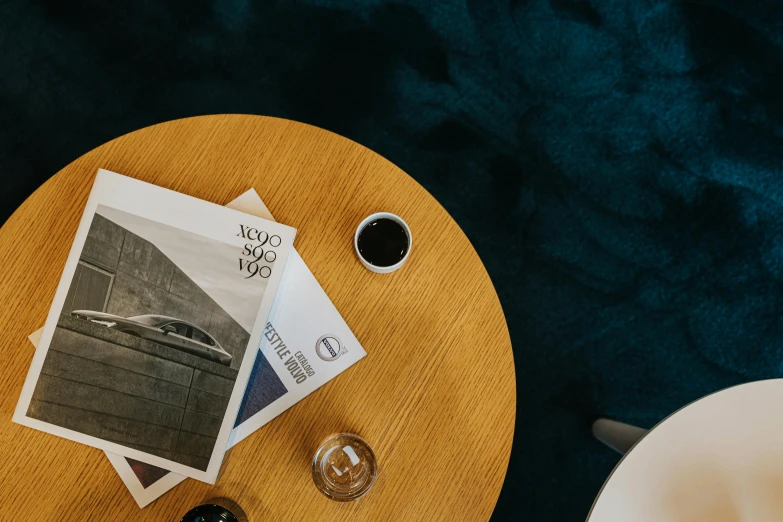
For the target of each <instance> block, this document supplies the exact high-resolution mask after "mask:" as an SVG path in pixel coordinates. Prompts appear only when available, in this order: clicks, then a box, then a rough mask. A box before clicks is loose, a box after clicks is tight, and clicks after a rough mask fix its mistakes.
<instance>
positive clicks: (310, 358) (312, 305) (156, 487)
mask: <svg viewBox="0 0 783 522" xmlns="http://www.w3.org/2000/svg"><path fill="white" fill-rule="evenodd" d="M227 206H228V207H230V208H235V209H237V210H240V211H242V212H246V213H248V214H253V215H257V216H259V217H262V218H265V219H269V220H273V218H272V215H271V214H270V213H269V210H268V209H267V208H266V206H265V205H264V203H263V201H261V198H260V197H259V196H258V194H257V193H256V191H255V190H253V189H250V190H248V191H247V192H245V193H244V194H242V195H241V196H240V197H238V198H237V199H235V200H234V201H232V202H231V203H229V204H228V205H227ZM40 333H41V330H38V331H37V332H35V333H33V334H31V335H30V340H31V341H32V342H33V344H35V345H37V342H38V341H37V338H38V336H40ZM330 348H331V351H330ZM286 352H288V353H286ZM364 356H365V352H364V349H363V348H362V346H361V344H359V341H358V340H357V339H356V337H355V336H354V334H353V332H352V331H351V329H350V328H349V327H348V325H347V324H346V323H345V321H344V320H343V318H342V317H341V316H340V313H339V312H338V311H337V309H336V308H335V306H334V305H333V304H332V302H331V301H330V300H329V297H328V296H327V295H326V292H324V290H323V289H322V288H321V285H319V284H318V281H317V280H316V279H315V277H314V276H313V274H312V272H310V269H309V268H307V265H306V264H305V263H304V261H303V260H302V258H301V256H300V255H299V254H298V253H297V251H296V250H295V249H293V250H292V251H291V253H290V254H289V257H288V263H287V265H286V268H285V271H284V272H283V278H282V280H281V282H280V288H279V290H278V292H277V296H276V298H275V301H274V304H273V305H272V311H271V312H270V314H269V321H268V327H267V328H266V330H265V335H264V336H263V337H262V339H261V345H260V346H259V354H258V357H257V358H256V362H255V366H254V368H253V372H252V373H251V376H250V381H249V383H248V387H247V390H246V391H245V397H244V399H243V401H242V407H241V408H240V410H239V414H238V416H237V419H236V421H235V427H234V430H233V431H232V432H231V437H230V438H229V443H228V447H229V448H230V447H232V446H233V445H234V444H237V443H238V442H240V441H241V440H243V439H245V438H246V437H247V436H249V435H250V434H251V433H253V432H254V431H256V430H258V429H259V428H260V427H261V426H263V425H265V424H266V423H267V422H269V421H270V420H272V419H273V418H275V417H276V416H278V415H280V414H281V413H282V412H284V411H285V410H287V409H288V408H290V407H291V406H293V405H294V404H296V403H297V402H299V401H300V400H302V399H303V398H305V397H306V396H307V395H309V394H310V393H312V392H313V391H315V390H316V389H317V388H319V387H320V386H321V385H323V384H325V383H326V382H328V381H329V380H331V379H333V378H334V377H336V376H337V375H339V374H340V373H342V372H343V371H344V370H346V369H347V368H348V367H350V366H351V365H353V364H354V363H355V362H357V361H359V360H360V359H361V358H362V357H364ZM294 361H296V363H297V364H296V365H294ZM106 455H107V456H108V458H109V460H110V461H111V463H112V465H113V466H114V467H115V469H116V470H117V472H118V473H119V475H120V477H121V478H122V480H123V482H124V483H125V485H126V486H127V488H128V490H129V491H130V492H131V495H133V498H134V499H135V500H136V502H137V503H138V504H139V507H144V506H146V505H148V504H149V503H151V502H152V501H154V500H155V499H157V498H159V497H160V496H162V495H163V494H164V493H166V492H167V491H169V490H170V489H172V488H173V487H174V486H176V485H177V484H179V483H180V482H182V481H183V480H185V478H186V477H185V476H183V475H180V474H177V473H173V472H169V471H167V470H165V469H162V468H158V467H155V466H151V465H149V464H144V463H142V462H137V461H134V460H132V459H127V458H125V457H122V456H119V455H115V454H112V453H107V454H106Z"/></svg>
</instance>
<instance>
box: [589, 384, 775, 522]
mask: <svg viewBox="0 0 783 522" xmlns="http://www.w3.org/2000/svg"><path fill="white" fill-rule="evenodd" d="M780 398H783V379H774V380H768V381H759V382H753V383H749V384H743V385H740V386H735V387H733V388H728V389H726V390H723V391H720V392H717V393H713V394H712V395H708V396H706V397H704V398H702V399H699V400H697V401H696V402H693V403H691V404H689V405H688V406H686V407H684V408H682V409H681V410H679V411H677V412H676V413H674V414H672V415H670V416H669V417H667V418H666V419H665V420H663V421H662V422H661V423H660V424H658V425H657V426H656V427H655V428H653V429H652V430H650V431H649V432H648V433H647V434H646V435H645V436H644V438H642V439H641V440H640V441H639V442H638V443H637V444H636V445H635V446H634V447H633V448H632V449H631V450H630V451H629V452H628V453H626V455H625V456H624V457H623V459H622V460H621V461H620V463H619V464H618V465H617V467H616V468H615V469H614V471H613V472H612V474H611V475H610V476H609V478H608V479H607V480H606V483H605V484H604V486H603V488H602V490H601V493H600V494H599V496H598V498H597V499H596V501H595V504H594V505H593V509H592V511H591V513H590V515H589V516H588V521H589V522H658V521H661V520H665V521H669V522H740V521H751V520H752V521H753V522H779V521H780V520H783V495H781V491H783V489H782V488H783V437H781V434H782V433H783V401H781V400H779V399H780Z"/></svg>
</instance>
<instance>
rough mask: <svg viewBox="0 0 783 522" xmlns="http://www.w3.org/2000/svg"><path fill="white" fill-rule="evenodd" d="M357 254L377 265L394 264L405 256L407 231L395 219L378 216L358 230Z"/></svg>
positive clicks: (407, 241) (408, 244) (408, 243)
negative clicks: (378, 217)
mask: <svg viewBox="0 0 783 522" xmlns="http://www.w3.org/2000/svg"><path fill="white" fill-rule="evenodd" d="M357 244H358V248H359V255H361V256H362V257H363V258H364V259H365V260H366V261H367V262H368V263H370V264H373V265H375V266H378V267H387V266H392V265H396V264H397V263H399V262H400V261H402V260H403V259H404V258H405V254H407V253H408V248H409V246H410V242H409V239H408V233H407V232H406V231H405V229H404V228H403V227H402V225H401V224H399V223H398V222H397V221H395V220H393V219H388V218H380V219H376V220H373V221H370V222H369V223H367V224H366V225H364V228H362V229H361V230H360V231H359V237H358V239H357Z"/></svg>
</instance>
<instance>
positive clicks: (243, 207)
mask: <svg viewBox="0 0 783 522" xmlns="http://www.w3.org/2000/svg"><path fill="white" fill-rule="evenodd" d="M295 234H296V230H295V229H293V228H291V227H289V226H285V225H282V224H279V223H276V222H275V221H274V219H273V218H272V215H271V214H270V213H269V211H268V210H267V208H266V206H265V205H264V203H263V202H262V201H261V198H260V197H259V196H258V194H256V192H255V191H254V190H252V189H251V190H249V191H247V192H245V193H244V194H242V195H241V196H239V197H238V198H237V199H235V200H234V201H232V202H231V203H229V204H228V205H226V206H225V207H222V206H219V205H216V204H213V203H209V202H206V201H202V200H199V199H196V198H193V197H190V196H187V195H184V194H180V193H177V192H173V191H171V190H167V189H164V188H161V187H157V186H154V185H150V184H148V183H144V182H141V181H138V180H135V179H132V178H128V177H125V176H121V175H119V174H115V173H113V172H109V171H105V170H100V171H99V172H98V174H97V177H96V179H95V183H94V185H93V188H92V192H91V193H90V197H89V199H88V201H87V206H86V208H85V210H84V215H83V217H82V220H81V223H80V225H79V228H78V230H77V232H76V237H75V239H74V242H73V247H72V248H71V252H70V254H69V256H68V259H67V261H66V264H65V269H64V271H63V275H62V278H61V279H60V283H59V286H58V287H57V292H56V294H55V297H54V302H53V304H52V307H51V309H50V311H49V315H48V317H47V319H46V323H45V325H44V327H43V328H42V329H40V330H38V331H37V332H34V333H32V334H31V335H30V340H31V341H32V343H33V344H34V345H35V346H36V350H35V355H34V357H33V361H32V364H31V366H30V371H29V373H28V375H27V379H26V381H25V384H24V387H23V389H22V395H21V397H20V399H19V403H18V404H17V407H16V411H15V412H14V417H13V420H14V422H17V423H19V424H23V425H25V426H29V427H31V428H35V429H38V430H42V431H45V432H48V433H52V434H54V435H59V436H61V437H65V438H67V439H71V440H74V441H77V442H81V443H83V444H88V445H90V446H94V447H96V448H100V449H102V450H104V451H105V452H106V456H107V457H108V458H109V460H110V461H111V463H112V465H113V466H114V468H115V469H116V470H117V473H118V474H119V475H120V477H121V478H122V480H123V482H124V483H125V485H126V486H127V487H128V490H129V491H130V493H131V495H133V498H134V499H135V500H136V502H137V503H138V504H139V506H140V507H144V506H146V505H147V504H149V503H150V502H152V501H153V500H155V499H156V498H158V497H160V496H161V495H163V494H164V493H166V492H167V491H169V490H170V489H172V488H173V487H175V486H176V485H177V484H179V483H180V482H182V481H183V480H185V479H186V478H188V477H191V478H194V479H197V480H201V481H204V482H208V483H210V484H213V483H214V482H215V480H216V479H217V476H218V472H219V470H220V465H221V463H222V461H223V457H224V455H225V452H226V451H227V450H228V449H229V448H231V447H232V446H233V445H234V444H237V443H238V442H240V441H242V440H243V439H245V438H246V437H248V436H249V435H250V434H252V433H253V432H254V431H255V430H257V429H259V428H260V427H261V426H263V425H264V424H266V423H267V422H269V421H270V420H272V419H273V418H274V417H276V416H277V415H279V414H280V413H282V412H284V411H285V410H287V409H288V408H290V407H292V406H293V405H294V404H296V403H297V402H299V401H300V400H302V399H303V398H304V397H306V396H307V395H308V394H309V393H311V392H312V391H314V390H315V389H317V388H318V387H319V386H321V385H323V384H324V383H326V382H327V381H329V380H331V379H332V378H334V377H335V376H337V375H338V374H339V373H341V372H342V371H343V370H345V369H346V368H348V367H349V366H351V365H352V364H354V363H355V362H357V361H358V360H359V359H361V358H362V357H364V355H365V352H364V349H363V348H362V346H361V345H360V344H359V341H358V340H357V339H356V337H355V336H354V335H353V333H352V332H351V330H350V328H349V327H348V325H347V324H346V323H345V321H344V320H343V319H342V317H341V316H340V313H339V312H338V311H337V309H336V308H335V307H334V305H333V304H332V302H331V301H330V300H329V297H328V296H327V295H326V293H325V292H324V291H323V289H322V288H321V286H320V285H319V284H318V281H316V279H315V277H314V276H313V274H312V273H311V272H310V270H309V269H308V268H307V265H306V264H305V263H304V261H303V260H302V258H301V257H300V256H299V254H298V253H297V252H296V250H295V249H294V248H293V242H294V236H295ZM95 487H101V485H100V484H96V485H95Z"/></svg>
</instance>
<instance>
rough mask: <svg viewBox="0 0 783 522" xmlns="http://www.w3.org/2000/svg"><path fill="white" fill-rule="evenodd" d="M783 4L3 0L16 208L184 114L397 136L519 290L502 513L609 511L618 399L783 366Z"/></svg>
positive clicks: (620, 414)
mask: <svg viewBox="0 0 783 522" xmlns="http://www.w3.org/2000/svg"><path fill="white" fill-rule="evenodd" d="M781 27H783V4H781V3H777V2H766V1H757V2H740V1H732V0H725V1H715V2H706V1H705V2H688V3H681V2H658V1H652V0H651V1H635V0H634V1H631V0H629V1H627V2H617V1H612V0H595V1H591V2H588V1H579V0H530V1H524V0H516V1H508V0H507V1H499V0H463V1H445V0H442V1H437V2H428V1H424V0H411V1H409V2H407V3H388V2H380V1H373V2H369V1H359V0H345V1H336V0H331V1H329V0H321V1H316V0H311V1H309V2H297V3H293V2H291V3H282V2H281V3H271V2H248V1H241V0H233V1H230V0H223V1H205V0H189V1H184V0H180V1H175V2H168V3H165V2H153V1H135V2H130V1H127V2H107V1H105V0H101V1H98V0H93V1H89V2H80V3H79V2H66V1H62V0H52V1H49V2H41V1H39V2H33V1H30V0H0V71H1V72H2V74H0V122H1V123H2V124H1V125H0V172H1V173H2V179H3V181H2V195H1V196H0V197H1V198H2V202H1V203H2V204H1V205H0V209H1V210H2V217H3V219H5V218H6V217H7V216H8V215H10V213H11V212H13V210H14V208H15V207H16V206H17V205H18V204H19V203H20V202H21V201H22V200H23V198H25V197H26V196H27V195H28V194H29V193H30V192H32V190H34V188H35V187H36V186H37V185H39V184H40V183H42V182H43V181H44V180H45V179H46V178H47V177H48V176H50V175H52V174H53V173H54V172H56V171H57V170H58V169H59V168H61V167H62V166H64V165H65V164H67V163H68V162H70V161H71V160H73V159H74V158H76V157H78V156H79V155H81V154H82V153H84V152H86V151H88V150H89V149H91V148H93V147H95V146H97V145H99V144H101V143H103V142H105V141H107V140H109V139H111V138H114V137H115V136H118V135H120V134H123V133H126V132H129V131H132V130H134V129H138V128H140V127H144V126H147V125H150V124H153V123H157V122H161V121H164V120H170V119H173V118H181V117H184V116H192V115H197V114H208V113H255V114H266V115H273V116H281V117H286V118H292V119H295V120H301V121H304V122H307V123H311V124H315V125H318V126H321V127H324V128H326V129H329V130H332V131H335V132H338V133H340V134H343V135H345V136H348V137H349V138H352V139H354V140H356V141H358V142H360V143H362V144H364V145H366V146H368V147H370V148H372V149H374V150H375V151H377V152H379V153H380V154H382V155H384V156H385V157H387V158H389V159H390V160H391V161H393V162H395V163H396V164H397V165H399V166H400V167H402V168H403V169H404V170H405V171H407V172H408V173H410V174H411V175H412V176H413V177H414V178H416V179H417V180H418V181H419V182H420V183H422V184H423V185H424V186H425V187H426V188H427V189H429V190H430V191H431V192H432V193H433V194H434V195H435V197H436V198H437V199H438V200H439V201H440V202H441V203H442V204H443V205H444V206H445V207H446V208H447V209H448V211H449V212H450V213H451V214H452V215H453V216H454V218H455V219H456V220H457V222H458V223H459V224H460V225H461V226H462V228H463V229H464V230H465V232H466V233H467V235H468V236H469V237H470V239H471V241H472V242H473V244H474V245H475V247H476V249H477V250H478V252H479V254H480V255H481V257H482V259H483V260H484V263H485V265H486V266H487V269H488V270H489V273H490V275H491V276H492V279H493V281H494V283H495V286H496V288H497V291H498V293H499V295H500V298H501V301H502V303H503V307H504V310H505V313H506V317H507V320H508V324H509V328H510V330H511V336H512V340H513V343H514V352H515V358H516V370H517V379H518V383H517V386H518V412H517V428H516V439H515V443H514V451H513V455H512V458H511V464H510V467H509V472H508V478H507V480H506V485H505V488H504V490H503V493H502V495H501V498H500V501H499V503H498V507H497V510H496V513H495V519H496V520H533V521H578V520H583V519H584V517H585V515H586V514H587V512H588V509H589V508H590V505H591V503H592V501H593V498H594V496H595V494H596V493H597V492H598V490H599V488H600V486H601V484H602V482H603V480H604V478H605V477H606V476H607V475H608V473H609V472H610V471H611V469H612V467H613V465H614V464H615V462H616V461H617V457H616V456H615V455H614V454H613V453H612V452H611V451H609V450H608V449H605V448H603V447H602V446H601V445H599V444H598V443H596V442H595V441H593V440H592V438H591V436H590V431H589V427H590V423H591V421H592V420H593V418H595V417H596V416H599V415H606V416H610V417H614V418H620V419H624V420H627V421H630V422H633V423H636V424H638V425H641V426H644V427H649V426H651V425H652V424H654V423H655V422H657V421H658V420H659V419H661V418H663V417H664V416H665V415H667V414H668V413H670V412H671V411H673V410H675V409H676V408H678V407H680V406H682V405H683V404H685V403H687V402H689V401H691V400H694V399H696V398H698V397H700V396H702V395H705V394H707V393H710V392H712V391H715V390H718V389H720V388H723V387H726V386H730V385H733V384H736V383H741V382H745V381H749V380H755V379H761V378H766V377H776V376H780V375H781V371H782V365H783V352H781V349H780V347H781V341H783V322H782V321H781V316H782V315H783V234H781V232H783V206H782V203H783V176H781V167H782V163H783V147H782V145H783V31H781ZM455 465H459V464H458V463H455ZM475 486H476V487H477V488H480V487H481V480H480V478H478V480H477V482H476V484H475Z"/></svg>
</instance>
